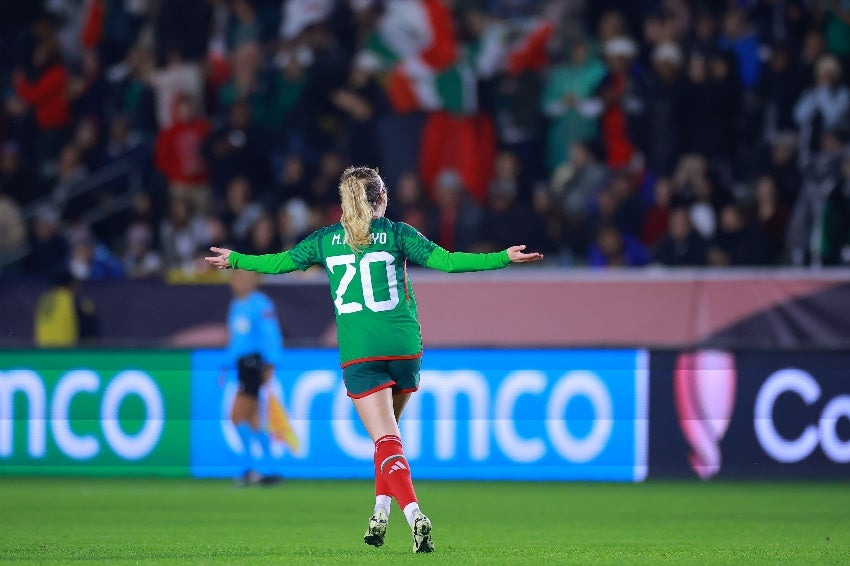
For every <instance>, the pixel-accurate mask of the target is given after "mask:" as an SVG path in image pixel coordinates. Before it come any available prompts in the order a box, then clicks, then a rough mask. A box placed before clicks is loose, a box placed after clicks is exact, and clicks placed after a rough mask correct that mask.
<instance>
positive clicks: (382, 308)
mask: <svg viewBox="0 0 850 566" xmlns="http://www.w3.org/2000/svg"><path fill="white" fill-rule="evenodd" d="M339 193H340V197H341V199H342V218H341V220H340V222H338V223H336V224H334V225H333V226H327V227H325V228H321V229H319V230H317V231H316V232H314V233H313V234H311V235H310V236H308V237H307V238H305V239H304V240H302V241H301V242H299V243H298V244H296V245H295V247H293V248H292V249H291V250H289V251H286V252H282V253H278V254H269V255H262V256H250V255H244V254H240V253H237V252H234V251H231V250H228V249H221V248H211V250H212V251H213V253H215V254H216V255H215V256H212V257H208V258H206V260H207V261H208V262H209V263H211V264H212V265H214V266H216V267H218V268H220V269H228V268H237V269H245V270H250V271H257V272H260V273H287V272H290V271H295V270H296V269H300V270H305V269H307V268H309V267H310V266H312V265H316V264H321V265H323V266H324V267H325V269H326V271H327V275H328V280H329V282H330V286H331V296H332V297H333V300H334V305H336V324H337V342H338V343H339V353H340V362H341V365H342V370H343V371H342V375H343V380H344V381H345V387H346V390H347V391H348V396H349V397H351V398H352V399H353V401H354V407H355V409H356V410H357V414H358V415H359V416H360V419H361V420H362V421H363V425H364V426H365V427H366V430H367V431H368V433H369V436H370V437H371V438H372V440H373V441H374V442H375V458H374V462H375V495H376V497H375V511H374V513H373V515H372V517H371V518H370V520H369V528H368V530H367V531H366V534H365V536H364V538H363V540H364V541H365V542H366V543H367V544H371V545H373V546H381V545H382V544H383V543H384V536H385V535H386V531H387V520H388V518H389V512H390V502H391V500H392V499H391V498H392V497H395V499H396V501H397V502H398V505H399V507H400V508H401V509H402V511H403V512H404V516H405V518H406V519H407V522H408V523H409V524H410V527H411V529H412V530H413V551H414V552H432V551H433V550H434V543H433V539H432V537H431V521H430V520H429V519H428V517H426V516H425V515H424V514H423V513H422V512H421V511H420V509H419V504H418V501H417V499H416V493H415V492H414V489H413V482H412V480H411V477H410V464H409V463H408V461H407V459H406V458H405V456H404V450H403V449H402V444H401V433H400V431H399V428H398V420H399V418H401V413H402V411H403V410H404V407H405V405H406V404H407V401H408V399H409V398H410V395H411V393H413V392H414V391H416V390H417V389H418V386H419V365H420V358H421V357H422V338H421V335H420V332H419V321H418V319H417V315H416V298H415V297H414V295H413V289H412V288H411V286H410V282H409V281H408V278H407V269H406V268H407V260H408V259H410V260H412V261H414V262H416V263H418V264H420V265H424V266H426V267H430V268H433V269H438V270H440V271H445V272H448V273H461V272H468V271H483V270H488V269H500V268H502V267H506V266H507V265H508V264H510V263H511V262H514V263H527V262H533V261H537V260H539V259H541V258H542V257H543V255H542V254H539V253H524V252H523V250H524V249H525V246H514V247H511V248H508V249H507V250H504V251H501V252H496V253H489V254H469V253H449V252H447V251H446V250H444V249H443V248H441V247H439V246H438V245H437V244H435V243H434V242H431V241H430V240H428V239H427V238H425V237H424V236H422V234H420V233H419V232H417V231H416V230H415V229H414V228H412V227H411V226H409V225H407V224H404V223H396V222H392V221H390V220H388V219H387V218H385V217H384V213H385V212H386V209H387V190H386V186H385V185H384V181H383V179H381V177H380V175H378V172H377V171H376V170H375V169H370V168H368V167H349V168H348V169H346V170H345V172H344V173H343V174H342V178H341V180H340V185H339Z"/></svg>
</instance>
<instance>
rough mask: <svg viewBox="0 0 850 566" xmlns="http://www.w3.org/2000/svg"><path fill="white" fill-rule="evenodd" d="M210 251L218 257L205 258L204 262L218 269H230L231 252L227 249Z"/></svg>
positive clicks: (212, 249)
mask: <svg viewBox="0 0 850 566" xmlns="http://www.w3.org/2000/svg"><path fill="white" fill-rule="evenodd" d="M210 251H211V252H213V253H214V254H218V255H215V256H207V257H205V258H204V260H205V261H206V262H207V263H209V264H210V265H212V266H214V267H217V268H219V269H230V261H229V258H230V252H231V250H228V249H227V248H210Z"/></svg>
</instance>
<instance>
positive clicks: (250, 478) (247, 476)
mask: <svg viewBox="0 0 850 566" xmlns="http://www.w3.org/2000/svg"><path fill="white" fill-rule="evenodd" d="M261 479H262V476H260V474H258V473H257V472H255V471H253V470H248V471H247V472H245V473H244V474H242V475H241V476H239V477H238V478H236V479H235V480H233V481H234V483H236V485H237V486H239V487H248V486H249V485H255V484H257V483H259V482H260V480H261Z"/></svg>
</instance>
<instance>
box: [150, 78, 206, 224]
mask: <svg viewBox="0 0 850 566" xmlns="http://www.w3.org/2000/svg"><path fill="white" fill-rule="evenodd" d="M209 129H210V126H209V122H207V120H206V119H205V118H203V117H201V116H198V114H197V111H196V109H195V104H194V101H193V99H192V98H191V97H190V96H188V95H181V96H179V97H178V98H177V109H176V119H175V121H174V123H173V124H172V125H171V126H169V127H168V128H165V129H163V130H162V131H160V133H159V136H157V139H156V149H155V152H156V153H155V155H156V167H157V169H158V170H159V171H160V172H161V173H162V174H163V175H164V176H165V178H166V179H167V180H168V191H169V195H170V197H171V199H172V200H175V199H188V200H189V201H191V202H192V204H193V206H194V207H195V208H196V209H197V210H200V211H205V210H207V209H208V208H209V203H210V188H209V184H208V172H207V165H206V163H205V162H204V156H203V154H202V146H203V143H204V139H205V138H206V136H207V134H208V132H209Z"/></svg>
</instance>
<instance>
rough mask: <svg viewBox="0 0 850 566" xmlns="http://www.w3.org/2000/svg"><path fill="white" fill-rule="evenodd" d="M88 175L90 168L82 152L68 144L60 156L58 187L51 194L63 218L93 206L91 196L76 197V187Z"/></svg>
mask: <svg viewBox="0 0 850 566" xmlns="http://www.w3.org/2000/svg"><path fill="white" fill-rule="evenodd" d="M87 174H88V168H87V167H86V165H85V163H83V161H82V158H81V156H80V150H79V149H78V148H77V146H76V145H73V144H68V145H66V146H65V147H64V148H62V152H61V153H60V154H59V174H58V176H57V178H56V185H55V186H54V187H53V191H52V192H51V193H50V198H51V200H52V201H53V204H54V205H55V206H57V207H59V209H60V210H62V212H63V216H66V217H67V216H76V215H77V214H79V213H80V212H82V211H83V210H85V209H87V208H88V207H89V206H90V205H91V201H90V195H86V194H83V195H80V196H79V197H77V196H76V195H75V190H74V189H75V187H76V185H77V184H78V183H81V182H82V181H83V180H84V179H85V178H86V175H87Z"/></svg>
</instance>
